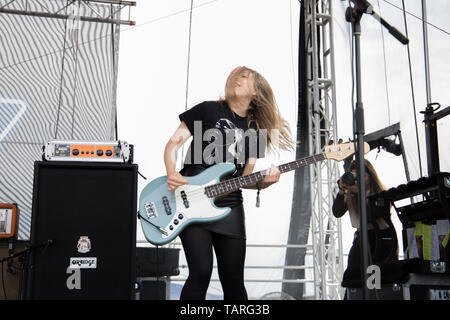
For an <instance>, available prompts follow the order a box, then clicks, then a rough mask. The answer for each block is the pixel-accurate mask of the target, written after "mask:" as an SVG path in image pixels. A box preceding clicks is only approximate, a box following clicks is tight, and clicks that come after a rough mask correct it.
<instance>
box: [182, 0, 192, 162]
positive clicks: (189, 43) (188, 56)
mask: <svg viewBox="0 0 450 320" xmlns="http://www.w3.org/2000/svg"><path fill="white" fill-rule="evenodd" d="M193 8H194V0H191V9H190V12H189V33H188V55H187V70H186V99H185V102H184V111H186V110H187V106H188V96H189V71H190V70H189V69H190V65H191V36H192V11H193ZM183 163H184V144H183V147H182V148H181V165H182V166H183Z"/></svg>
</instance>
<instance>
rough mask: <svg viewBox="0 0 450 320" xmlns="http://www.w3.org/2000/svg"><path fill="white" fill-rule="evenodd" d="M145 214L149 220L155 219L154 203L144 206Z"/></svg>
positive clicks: (156, 212)
mask: <svg viewBox="0 0 450 320" xmlns="http://www.w3.org/2000/svg"><path fill="white" fill-rule="evenodd" d="M144 208H145V212H146V213H147V217H148V218H149V219H152V218H155V217H157V216H158V211H157V210H156V206H155V203H154V202H149V203H146V204H145V205H144Z"/></svg>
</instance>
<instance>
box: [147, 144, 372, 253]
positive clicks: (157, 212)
mask: <svg viewBox="0 0 450 320" xmlns="http://www.w3.org/2000/svg"><path fill="white" fill-rule="evenodd" d="M369 150H370V148H369V145H368V144H367V143H364V153H367V152H368V151H369ZM354 152H355V148H354V143H353V142H349V143H344V144H339V145H330V146H326V147H325V150H324V152H323V153H321V154H317V155H313V156H309V157H305V158H302V159H298V160H295V161H292V162H289V163H286V164H282V165H280V166H278V169H279V170H280V172H281V173H285V172H288V171H291V170H294V169H298V168H301V167H305V166H308V165H310V164H313V163H315V162H318V161H322V160H325V159H333V160H337V161H340V160H343V159H345V158H347V157H348V156H350V155H352V154H353V153H354ZM234 170H235V166H234V164H232V163H227V162H225V163H219V164H216V165H214V166H212V167H209V168H208V169H206V170H204V171H203V172H201V173H200V174H198V175H196V176H192V177H185V178H186V180H187V181H188V182H189V183H188V184H185V185H182V186H180V187H178V188H177V189H175V190H174V191H168V190H167V176H163V177H159V178H157V179H155V180H153V181H152V182H150V183H149V184H147V185H146V186H145V188H144V189H143V190H142V192H141V193H140V196H139V218H140V220H141V226H142V230H143V232H144V236H145V238H146V239H147V241H148V242H150V243H152V244H154V245H164V244H167V243H169V242H171V241H172V240H174V239H175V238H176V237H177V236H178V235H179V234H180V232H181V231H183V229H184V228H186V227H187V226H188V225H190V224H192V223H208V222H214V221H218V220H220V219H223V218H225V217H226V216H227V215H228V214H229V213H230V211H231V209H230V208H228V207H217V206H215V205H214V199H215V198H217V197H220V196H222V195H225V194H227V193H229V192H232V191H235V190H238V189H239V188H242V187H245V186H249V185H253V184H255V183H257V182H258V181H262V180H263V179H264V175H265V170H264V171H259V172H255V173H251V174H248V175H245V176H240V177H236V178H232V179H228V180H225V181H220V179H221V178H222V177H224V176H226V175H227V174H230V173H233V172H234Z"/></svg>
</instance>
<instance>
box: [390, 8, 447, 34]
mask: <svg viewBox="0 0 450 320" xmlns="http://www.w3.org/2000/svg"><path fill="white" fill-rule="evenodd" d="M383 1H384V2H386V3H388V4H390V5H391V6H393V7H394V8H397V9H399V10H402V11H404V9H402V8H400V7H398V6H396V5H395V4H393V3H391V2H389V1H387V0H383ZM402 3H403V0H402ZM403 13H405V11H404V12H403ZM406 13H407V14H409V15H410V16H413V17H414V18H416V19H418V20H420V21H422V22H425V23H426V24H428V25H430V26H432V27H433V28H436V29H437V30H439V31H442V32H444V33H446V34H447V35H450V32H448V31H447V30H444V29H442V28H440V27H438V26H436V25H434V24H432V23H431V22H428V21H423V19H422V18H420V17H418V16H416V15H414V14H412V13H411V12H408V11H406Z"/></svg>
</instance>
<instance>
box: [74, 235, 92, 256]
mask: <svg viewBox="0 0 450 320" xmlns="http://www.w3.org/2000/svg"><path fill="white" fill-rule="evenodd" d="M77 249H78V252H79V253H87V252H89V251H91V240H90V239H89V237H86V236H82V237H80V239H79V240H78V243H77Z"/></svg>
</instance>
